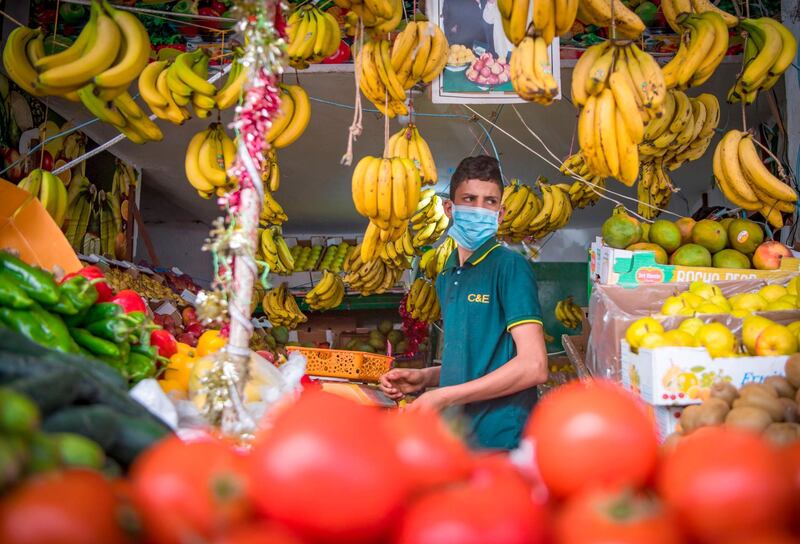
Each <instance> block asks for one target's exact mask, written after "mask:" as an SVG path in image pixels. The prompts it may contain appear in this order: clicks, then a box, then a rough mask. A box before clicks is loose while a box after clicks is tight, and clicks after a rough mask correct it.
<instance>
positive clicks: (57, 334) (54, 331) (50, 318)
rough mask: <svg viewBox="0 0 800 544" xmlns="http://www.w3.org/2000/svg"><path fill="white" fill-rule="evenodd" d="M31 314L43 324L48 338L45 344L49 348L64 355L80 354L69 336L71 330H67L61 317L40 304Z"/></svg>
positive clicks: (35, 306) (33, 308)
mask: <svg viewBox="0 0 800 544" xmlns="http://www.w3.org/2000/svg"><path fill="white" fill-rule="evenodd" d="M31 313H32V314H33V315H34V317H36V318H37V319H38V320H39V322H40V323H41V324H42V328H43V329H44V331H45V334H46V335H47V337H48V340H47V343H46V344H45V345H46V346H47V347H49V348H50V349H54V350H56V351H60V352H62V353H78V351H79V349H78V345H77V344H76V343H75V341H74V340H73V339H72V336H70V335H69V329H67V326H66V325H65V324H64V322H63V321H62V320H61V318H60V317H59V316H57V315H55V314H51V313H50V312H48V311H47V310H45V309H44V308H42V307H41V306H39V305H38V304H34V305H33V307H32V308H31Z"/></svg>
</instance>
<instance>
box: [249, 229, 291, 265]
mask: <svg viewBox="0 0 800 544" xmlns="http://www.w3.org/2000/svg"><path fill="white" fill-rule="evenodd" d="M259 241H260V244H259V249H260V250H261V252H260V254H259V255H258V257H259V258H260V259H261V260H263V261H264V262H266V263H267V265H268V266H269V269H270V272H274V273H275V274H279V275H281V276H288V275H289V274H291V273H292V272H294V258H293V257H292V253H291V251H290V250H289V247H288V246H287V245H286V240H284V238H283V236H282V235H281V233H280V232H279V231H278V229H276V228H266V229H260V230H259Z"/></svg>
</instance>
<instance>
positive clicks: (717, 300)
mask: <svg viewBox="0 0 800 544" xmlns="http://www.w3.org/2000/svg"><path fill="white" fill-rule="evenodd" d="M708 301H709V302H710V303H712V304H716V305H717V306H719V307H720V308H722V309H723V310H725V311H727V312H730V311H731V310H733V308H732V307H731V304H730V302H728V299H727V298H725V297H723V296H722V295H714V296H713V297H711V298H710V299H708Z"/></svg>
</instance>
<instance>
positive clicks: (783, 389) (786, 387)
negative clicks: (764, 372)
mask: <svg viewBox="0 0 800 544" xmlns="http://www.w3.org/2000/svg"><path fill="white" fill-rule="evenodd" d="M764 385H768V386H770V387H772V388H773V389H774V390H775V392H776V393H778V396H779V397H785V398H787V399H793V398H794V395H795V393H797V389H796V388H795V387H794V386H793V385H792V384H790V383H789V380H787V379H786V378H784V377H783V376H770V377H769V378H767V379H766V380H764Z"/></svg>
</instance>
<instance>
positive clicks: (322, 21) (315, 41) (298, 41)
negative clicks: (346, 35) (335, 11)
mask: <svg viewBox="0 0 800 544" xmlns="http://www.w3.org/2000/svg"><path fill="white" fill-rule="evenodd" d="M286 34H287V36H288V38H289V40H288V43H287V47H286V52H287V54H288V55H289V65H290V66H292V67H293V68H297V69H299V70H302V69H304V68H308V65H309V64H314V63H317V62H321V61H322V60H323V59H325V58H327V57H330V56H331V55H333V54H334V53H335V52H336V50H337V49H339V43H340V42H341V41H342V34H341V31H340V30H339V22H338V21H337V20H336V17H334V16H333V15H331V14H330V13H328V12H327V11H322V10H321V9H319V8H317V7H316V6H314V5H310V4H306V5H304V6H302V7H301V8H299V9H295V10H294V11H293V12H292V14H291V15H290V16H289V20H288V21H287V26H286Z"/></svg>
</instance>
